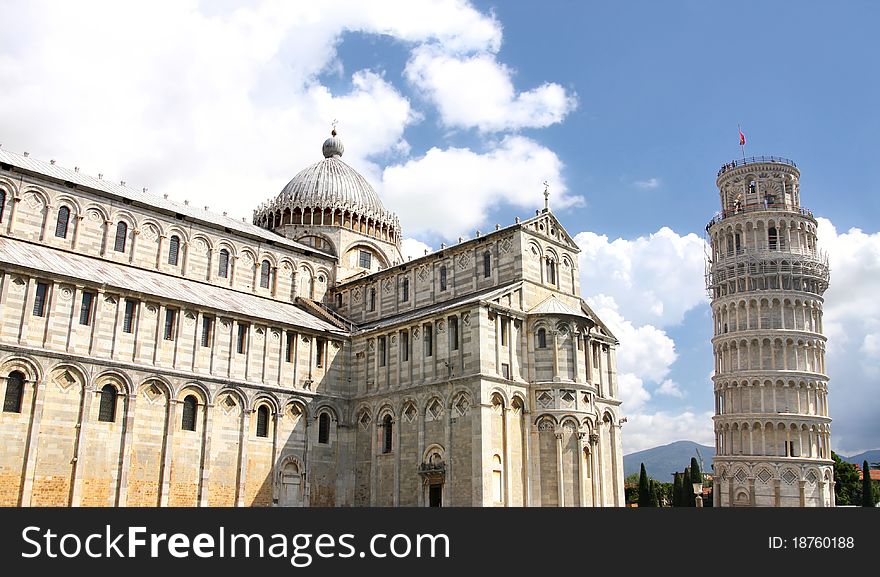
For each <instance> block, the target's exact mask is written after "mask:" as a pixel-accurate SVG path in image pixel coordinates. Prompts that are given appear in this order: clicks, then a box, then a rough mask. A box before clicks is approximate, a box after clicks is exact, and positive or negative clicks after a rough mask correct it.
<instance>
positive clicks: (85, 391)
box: [70, 384, 96, 507]
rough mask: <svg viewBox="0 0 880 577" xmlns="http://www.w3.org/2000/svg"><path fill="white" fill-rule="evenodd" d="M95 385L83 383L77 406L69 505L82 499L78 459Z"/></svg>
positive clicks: (87, 423) (75, 503)
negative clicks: (77, 414) (80, 399)
mask: <svg viewBox="0 0 880 577" xmlns="http://www.w3.org/2000/svg"><path fill="white" fill-rule="evenodd" d="M95 394H96V391H95V387H94V385H92V384H83V388H82V396H83V398H82V403H81V404H80V407H79V417H78V419H79V420H78V422H77V426H76V439H75V440H74V442H73V459H72V460H73V470H72V471H71V477H72V479H71V490H70V506H71V507H79V505H80V503H81V501H82V467H81V466H80V459H81V457H82V449H83V446H84V444H85V442H86V430H87V429H88V428H89V422H90V420H89V414H90V412H91V411H90V409H91V406H92V398H93V397H94V396H95Z"/></svg>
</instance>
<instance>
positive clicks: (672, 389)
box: [655, 379, 684, 399]
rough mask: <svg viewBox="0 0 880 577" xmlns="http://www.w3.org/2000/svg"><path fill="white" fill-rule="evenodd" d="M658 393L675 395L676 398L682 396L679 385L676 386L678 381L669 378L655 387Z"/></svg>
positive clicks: (681, 397)
mask: <svg viewBox="0 0 880 577" xmlns="http://www.w3.org/2000/svg"><path fill="white" fill-rule="evenodd" d="M655 392H656V393H657V394H658V395H666V396H669V397H676V398H678V399H683V398H684V392H683V391H682V390H681V387H679V386H678V383H676V382H675V381H673V380H671V379H666V380H665V381H663V382H662V383H660V386H659V387H657V390H656V391H655Z"/></svg>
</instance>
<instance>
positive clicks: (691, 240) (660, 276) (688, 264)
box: [575, 227, 708, 326]
mask: <svg viewBox="0 0 880 577" xmlns="http://www.w3.org/2000/svg"><path fill="white" fill-rule="evenodd" d="M575 242H577V244H578V246H579V247H580V248H581V254H580V270H581V286H582V287H583V289H584V291H585V292H587V293H589V294H590V295H614V300H615V302H616V303H617V305H618V307H619V309H620V312H621V314H622V315H623V316H624V317H625V318H626V319H628V320H629V321H631V322H632V323H634V324H636V325H641V324H653V325H657V326H669V325H674V324H677V323H679V322H681V320H682V318H683V317H684V314H685V313H686V312H687V311H689V310H691V309H692V308H694V307H695V306H697V305H699V304H701V303H705V302H707V301H708V297H707V296H706V291H705V289H704V281H703V274H704V272H705V270H704V256H705V250H706V249H705V247H706V243H705V242H704V241H703V239H701V238H700V237H698V236H697V235H696V234H694V233H690V234H686V235H684V236H682V235H679V234H677V233H676V232H675V231H673V230H671V229H669V228H667V227H662V228H661V229H660V230H658V231H657V232H655V233H653V234H651V235H648V236H640V237H638V238H636V239H634V240H627V239H623V238H618V239H615V240H613V241H609V239H608V237H607V236H605V235H598V234H595V233H593V232H581V233H579V234H577V235H576V236H575Z"/></svg>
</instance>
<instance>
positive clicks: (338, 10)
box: [0, 0, 501, 215]
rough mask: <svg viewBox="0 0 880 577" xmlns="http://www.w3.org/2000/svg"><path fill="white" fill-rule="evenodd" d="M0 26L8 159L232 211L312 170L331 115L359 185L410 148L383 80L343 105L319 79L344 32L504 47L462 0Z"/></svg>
mask: <svg viewBox="0 0 880 577" xmlns="http://www.w3.org/2000/svg"><path fill="white" fill-rule="evenodd" d="M4 17H5V19H6V20H7V21H9V22H14V23H15V26H10V27H7V30H6V31H5V32H4V34H3V35H0V85H2V86H3V90H2V91H0V126H2V127H3V142H4V144H5V145H6V147H7V148H10V149H12V150H19V151H24V150H28V151H30V152H31V153H32V155H34V156H36V157H38V158H54V159H57V160H58V163H59V164H61V165H64V166H73V165H77V166H80V167H82V170H83V171H84V172H88V173H91V174H97V173H98V172H102V173H104V174H105V175H108V176H110V177H113V178H118V179H123V178H124V179H126V180H127V181H128V182H129V183H131V184H132V185H133V186H148V187H149V188H150V190H151V191H153V192H155V193H169V194H170V196H171V197H172V198H176V199H178V200H180V199H184V198H186V199H189V200H190V201H191V202H192V203H193V204H197V205H202V204H208V205H211V207H212V209H214V210H216V211H220V210H227V211H229V212H230V213H231V214H237V215H250V213H251V211H252V210H253V208H254V205H255V200H256V199H261V198H267V197H269V196H271V195H272V193H273V192H275V191H278V190H280V189H281V187H282V186H283V185H284V183H285V182H286V179H289V178H290V177H292V176H293V174H294V173H295V171H298V170H299V169H301V168H303V167H304V166H305V165H307V164H308V163H310V162H315V161H317V160H320V158H321V156H320V148H319V147H320V144H321V142H322V141H323V139H324V138H326V136H327V132H328V131H329V128H330V122H331V120H333V119H334V118H336V119H338V120H339V121H340V134H341V135H342V136H343V138H344V140H345V143H346V148H347V154H346V160H347V161H351V163H352V164H354V165H356V166H358V167H359V168H362V169H363V170H364V171H366V172H367V173H368V174H372V175H374V176H375V175H378V174H380V173H381V171H380V170H379V169H378V167H376V166H375V165H373V164H371V163H369V162H367V160H368V157H369V156H371V155H376V154H380V153H386V152H392V153H396V154H406V153H407V150H408V146H407V143H406V142H405V140H404V139H403V131H404V130H405V128H406V127H407V126H408V125H409V124H411V123H413V122H415V121H417V120H418V118H419V115H418V113H416V112H414V111H413V109H412V107H411V104H410V102H409V100H408V99H407V98H406V97H404V96H403V95H402V94H401V92H400V91H399V90H398V89H397V88H395V87H394V86H392V85H391V83H389V82H388V81H386V80H385V79H384V77H383V76H382V74H381V72H379V71H374V70H359V71H353V72H352V73H351V74H350V75H349V76H348V78H350V80H351V89H350V91H348V93H343V94H335V93H331V92H330V91H329V89H328V88H326V87H325V86H322V85H321V84H320V82H319V76H320V74H321V72H322V71H325V70H328V69H332V68H334V67H336V68H339V69H341V68H342V67H341V66H340V63H339V62H338V61H337V55H336V45H337V43H338V42H339V41H340V39H341V38H342V37H343V35H344V33H345V32H348V31H359V32H364V33H370V34H388V35H391V36H393V37H394V38H396V39H398V40H401V41H402V42H403V45H404V46H405V47H412V48H416V47H417V46H419V45H420V44H422V43H431V44H434V45H439V46H444V47H446V48H447V49H448V50H450V51H477V50H479V51H485V50H490V51H492V50H494V51H497V50H498V49H499V47H500V45H501V25H500V24H499V23H498V22H497V21H496V20H495V18H494V17H493V16H491V15H486V14H482V13H480V12H479V11H477V10H476V9H474V8H473V7H472V6H470V5H469V4H468V3H467V2H464V1H462V0H435V1H390V2H382V3H372V2H369V3H367V2H358V1H353V0H340V1H338V2H334V3H332V4H320V3H318V4H315V3H301V2H287V1H280V0H263V1H261V2H257V3H241V4H237V3H235V2H232V3H229V2H224V3H201V2H197V1H195V0H189V1H176V0H175V1H162V0H159V1H156V2H150V3H133V2H124V3H120V2H112V1H91V2H77V3H75V4H73V3H69V2H52V1H43V2H40V1H35V2H20V3H13V4H11V5H9V6H5V7H4ZM108 46H109V47H113V48H112V49H108ZM49 82H51V85H50V84H48V83H49Z"/></svg>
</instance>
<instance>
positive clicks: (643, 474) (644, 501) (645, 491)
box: [639, 463, 651, 507]
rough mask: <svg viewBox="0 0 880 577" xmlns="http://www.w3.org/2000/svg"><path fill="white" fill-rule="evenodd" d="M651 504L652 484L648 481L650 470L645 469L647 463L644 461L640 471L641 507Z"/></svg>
mask: <svg viewBox="0 0 880 577" xmlns="http://www.w3.org/2000/svg"><path fill="white" fill-rule="evenodd" d="M650 506H651V486H650V484H649V483H648V472H647V471H645V464H644V463H642V469H641V471H640V472H639V507H650Z"/></svg>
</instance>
